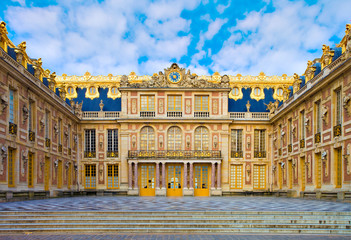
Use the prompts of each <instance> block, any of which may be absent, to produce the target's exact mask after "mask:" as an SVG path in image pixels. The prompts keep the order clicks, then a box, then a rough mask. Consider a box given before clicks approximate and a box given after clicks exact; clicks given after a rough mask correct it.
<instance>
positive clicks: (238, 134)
mask: <svg viewBox="0 0 351 240" xmlns="http://www.w3.org/2000/svg"><path fill="white" fill-rule="evenodd" d="M231 151H232V157H236V158H242V157H243V130H242V129H232V130H231Z"/></svg>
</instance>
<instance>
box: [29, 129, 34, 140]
mask: <svg viewBox="0 0 351 240" xmlns="http://www.w3.org/2000/svg"><path fill="white" fill-rule="evenodd" d="M28 139H29V141H31V142H34V141H35V132H32V131H30V130H29V132H28Z"/></svg>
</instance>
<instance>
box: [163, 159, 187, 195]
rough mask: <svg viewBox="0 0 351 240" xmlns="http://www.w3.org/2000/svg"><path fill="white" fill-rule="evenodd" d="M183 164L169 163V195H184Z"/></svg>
mask: <svg viewBox="0 0 351 240" xmlns="http://www.w3.org/2000/svg"><path fill="white" fill-rule="evenodd" d="M182 185H183V181H182V165H180V164H172V165H167V196H168V197H181V196H183V186H182Z"/></svg>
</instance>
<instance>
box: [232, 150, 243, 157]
mask: <svg viewBox="0 0 351 240" xmlns="http://www.w3.org/2000/svg"><path fill="white" fill-rule="evenodd" d="M231 157H232V158H243V151H231Z"/></svg>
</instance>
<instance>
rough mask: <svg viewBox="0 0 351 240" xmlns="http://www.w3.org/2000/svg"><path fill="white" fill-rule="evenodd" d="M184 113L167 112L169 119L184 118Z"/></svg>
mask: <svg viewBox="0 0 351 240" xmlns="http://www.w3.org/2000/svg"><path fill="white" fill-rule="evenodd" d="M182 116H183V113H182V112H167V117H182Z"/></svg>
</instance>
